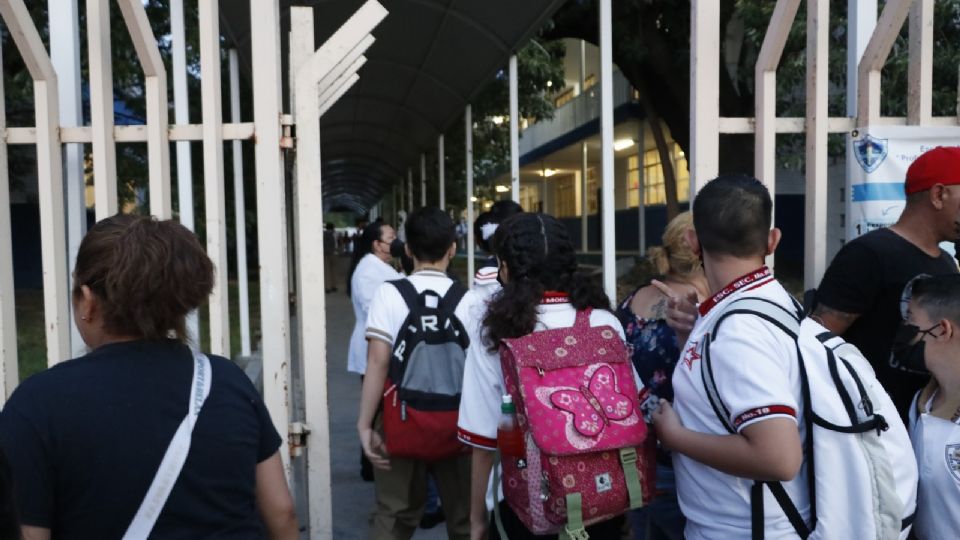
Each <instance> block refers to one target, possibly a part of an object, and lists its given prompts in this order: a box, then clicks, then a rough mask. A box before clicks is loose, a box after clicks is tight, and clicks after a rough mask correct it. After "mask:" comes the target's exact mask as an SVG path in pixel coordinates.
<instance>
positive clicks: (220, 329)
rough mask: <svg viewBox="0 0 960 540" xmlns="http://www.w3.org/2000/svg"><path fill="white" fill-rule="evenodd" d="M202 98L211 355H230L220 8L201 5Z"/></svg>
mask: <svg viewBox="0 0 960 540" xmlns="http://www.w3.org/2000/svg"><path fill="white" fill-rule="evenodd" d="M199 8H200V9H199V14H200V75H201V78H200V98H201V100H200V101H201V103H202V105H203V198H204V200H205V206H206V224H207V255H209V256H210V259H211V260H212V261H213V265H214V267H215V268H216V282H215V284H214V286H213V292H212V293H211V294H210V300H209V304H210V352H212V353H213V354H219V355H221V356H228V357H229V356H230V309H229V301H230V295H229V293H228V290H229V289H228V281H227V280H228V274H227V220H226V215H227V209H226V201H225V200H224V199H225V197H224V191H225V188H224V182H223V105H222V103H221V92H220V14H219V11H220V6H219V4H218V3H216V2H200V4H199Z"/></svg>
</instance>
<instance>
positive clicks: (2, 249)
mask: <svg viewBox="0 0 960 540" xmlns="http://www.w3.org/2000/svg"><path fill="white" fill-rule="evenodd" d="M2 64H3V40H2V39H0V65H2ZM6 103H7V102H6V98H5V97H4V92H3V77H0V132H3V131H5V130H6V129H7V114H6ZM8 165H9V163H8V161H7V141H6V138H5V137H0V362H2V364H3V365H2V366H0V406H2V405H3V403H4V402H6V400H7V398H8V397H10V394H12V393H13V389H14V388H16V386H17V382H18V381H19V379H20V371H19V367H18V360H17V319H16V311H15V309H14V307H15V296H14V292H13V291H14V289H13V238H12V235H13V231H12V230H11V228H10V178H9V171H10V170H9V169H8V168H7V167H8Z"/></svg>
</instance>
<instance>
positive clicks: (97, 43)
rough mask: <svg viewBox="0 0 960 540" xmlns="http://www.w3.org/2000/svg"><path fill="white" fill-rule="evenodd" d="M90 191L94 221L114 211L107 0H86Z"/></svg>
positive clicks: (114, 158)
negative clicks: (91, 162) (92, 197)
mask: <svg viewBox="0 0 960 540" xmlns="http://www.w3.org/2000/svg"><path fill="white" fill-rule="evenodd" d="M87 48H88V54H89V66H90V67H89V71H90V125H91V129H92V131H93V144H92V147H93V193H94V198H95V204H96V213H97V221H100V220H101V219H103V218H106V217H109V216H112V215H114V214H116V213H117V149H116V145H115V143H114V140H113V62H112V60H111V57H110V0H87Z"/></svg>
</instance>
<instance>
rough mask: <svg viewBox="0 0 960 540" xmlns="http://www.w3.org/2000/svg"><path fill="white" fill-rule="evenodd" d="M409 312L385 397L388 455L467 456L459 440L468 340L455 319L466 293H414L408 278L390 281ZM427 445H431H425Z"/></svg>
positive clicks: (455, 287)
mask: <svg viewBox="0 0 960 540" xmlns="http://www.w3.org/2000/svg"><path fill="white" fill-rule="evenodd" d="M389 283H390V284H391V285H393V286H394V287H396V288H397V290H398V291H400V295H401V296H402V297H403V299H404V301H405V302H406V304H407V307H408V308H409V309H410V314H409V315H407V318H406V320H404V322H403V326H401V327H400V331H399V332H398V335H397V338H396V341H395V342H394V344H393V351H392V354H391V356H390V367H389V371H388V373H387V380H386V383H385V385H384V393H383V432H384V439H385V441H384V442H385V443H386V445H387V452H389V453H390V455H391V456H396V457H401V458H409V459H419V460H423V461H438V460H441V459H447V458H450V457H454V456H457V455H459V454H464V453H466V452H467V451H468V447H467V446H465V445H464V444H463V443H461V442H460V441H459V440H458V439H457V417H458V413H459V409H460V393H461V390H462V388H463V366H464V362H465V360H466V349H467V346H468V345H470V338H469V337H467V332H466V330H465V329H464V327H463V324H462V323H461V322H460V320H459V319H457V317H456V315H454V311H455V310H456V309H457V305H458V304H460V300H461V299H462V298H463V295H464V294H466V292H467V289H466V288H465V287H464V286H463V285H461V284H460V283H457V282H453V283H452V284H451V285H450V288H449V289H448V290H447V293H446V294H445V295H444V296H442V297H441V296H440V295H439V294H437V293H436V292H435V291H432V290H429V289H427V290H425V291H423V292H421V293H418V292H417V289H416V287H414V286H413V284H412V283H410V281H408V280H406V279H399V280H396V281H391V282H389ZM427 441H429V444H425V443H426V442H427Z"/></svg>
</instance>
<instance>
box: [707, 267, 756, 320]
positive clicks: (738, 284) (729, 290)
mask: <svg viewBox="0 0 960 540" xmlns="http://www.w3.org/2000/svg"><path fill="white" fill-rule="evenodd" d="M770 275H771V273H770V269H769V268H767V267H766V266H763V267H760V269H758V270H754V271H753V272H749V273H747V274H744V275H742V276H740V277H738V278H737V279H735V280H733V281H731V282H730V284H729V285H727V286H726V287H724V288H723V289H721V290H720V292H718V293H717V294H715V295H713V296H712V297H710V298H709V299H708V300H705V301H704V302H703V303H702V304H700V306H699V308H698V309H699V310H700V315H706V314H707V312H709V311H710V310H711V309H713V306H715V305H717V304H719V303H720V302H722V301H723V299H724V298H726V297H728V296H730V295H731V294H733V293H735V292H737V291H739V290H740V289H742V288H744V287H746V286H747V285H751V284H753V283H756V282H758V281H760V280H762V279H764V278H768V277H770Z"/></svg>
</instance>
